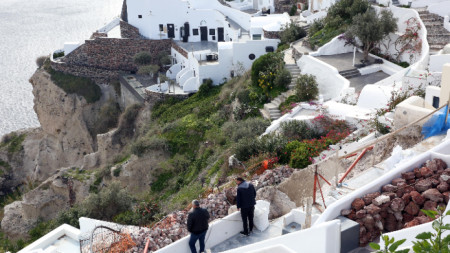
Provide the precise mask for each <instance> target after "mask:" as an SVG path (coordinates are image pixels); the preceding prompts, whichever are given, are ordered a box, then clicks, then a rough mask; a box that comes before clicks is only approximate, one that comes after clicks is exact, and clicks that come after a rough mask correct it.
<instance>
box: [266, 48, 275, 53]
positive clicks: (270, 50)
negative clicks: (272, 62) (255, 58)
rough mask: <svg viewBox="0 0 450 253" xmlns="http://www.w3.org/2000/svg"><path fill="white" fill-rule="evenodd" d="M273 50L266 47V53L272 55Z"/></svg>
mask: <svg viewBox="0 0 450 253" xmlns="http://www.w3.org/2000/svg"><path fill="white" fill-rule="evenodd" d="M273 51H275V50H274V48H273V47H266V53H272V52H273Z"/></svg>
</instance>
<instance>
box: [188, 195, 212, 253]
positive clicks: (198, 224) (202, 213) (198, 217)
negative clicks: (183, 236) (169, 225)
mask: <svg viewBox="0 0 450 253" xmlns="http://www.w3.org/2000/svg"><path fill="white" fill-rule="evenodd" d="M208 220H209V213H208V211H207V210H206V209H203V208H200V202H198V200H193V201H192V210H191V211H190V212H189V214H188V220H187V230H188V231H189V232H190V233H191V238H190V239H189V247H190V248H191V252H192V253H197V250H196V249H195V243H196V242H197V240H199V243H200V253H201V252H205V236H206V231H208Z"/></svg>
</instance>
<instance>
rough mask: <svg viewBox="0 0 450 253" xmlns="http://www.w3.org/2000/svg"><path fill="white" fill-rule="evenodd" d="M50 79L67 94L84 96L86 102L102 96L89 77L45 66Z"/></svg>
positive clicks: (91, 101) (94, 100)
mask: <svg viewBox="0 0 450 253" xmlns="http://www.w3.org/2000/svg"><path fill="white" fill-rule="evenodd" d="M46 70H47V72H48V73H49V74H50V75H51V79H52V81H53V82H54V83H55V84H56V85H57V86H58V87H60V88H61V89H63V90H64V92H66V93H67V94H77V95H79V96H82V97H84V99H86V101H87V102H88V103H94V102H97V101H98V100H99V99H100V97H101V96H102V91H101V89H100V87H99V86H98V85H97V84H96V83H95V82H94V81H92V80H91V79H89V78H86V77H79V76H74V75H71V74H65V73H62V72H58V71H55V70H53V69H52V68H51V67H47V68H46Z"/></svg>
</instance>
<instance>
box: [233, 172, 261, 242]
mask: <svg viewBox="0 0 450 253" xmlns="http://www.w3.org/2000/svg"><path fill="white" fill-rule="evenodd" d="M236 184H237V185H238V188H237V196H236V202H237V203H236V206H237V209H238V210H241V217H242V223H243V225H244V231H241V234H243V235H246V236H248V235H249V233H251V232H252V231H253V216H254V213H255V205H256V200H255V198H256V191H255V187H253V185H252V184H251V183H248V182H246V181H245V180H244V179H243V178H241V177H238V178H236ZM247 219H248V225H247Z"/></svg>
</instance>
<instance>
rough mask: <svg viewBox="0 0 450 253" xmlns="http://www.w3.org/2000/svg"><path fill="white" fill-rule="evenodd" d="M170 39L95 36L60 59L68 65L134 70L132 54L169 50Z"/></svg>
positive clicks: (152, 53) (155, 61) (154, 54)
mask: <svg viewBox="0 0 450 253" xmlns="http://www.w3.org/2000/svg"><path fill="white" fill-rule="evenodd" d="M170 46H171V41H170V40H146V39H116V38H96V39H94V40H86V41H85V43H84V44H83V45H82V46H80V47H79V48H77V49H76V50H74V51H73V52H72V53H70V54H69V55H67V56H66V57H64V58H63V59H62V61H63V62H65V63H67V64H70V65H82V66H89V67H93V68H99V69H106V70H113V71H119V70H120V71H136V70H137V66H136V65H135V64H134V62H133V56H134V55H135V54H137V53H139V52H142V51H147V52H150V54H151V55H152V56H155V57H153V58H154V59H153V61H154V62H153V63H154V64H156V63H157V61H158V59H157V57H156V55H158V53H160V52H163V51H170Z"/></svg>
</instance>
